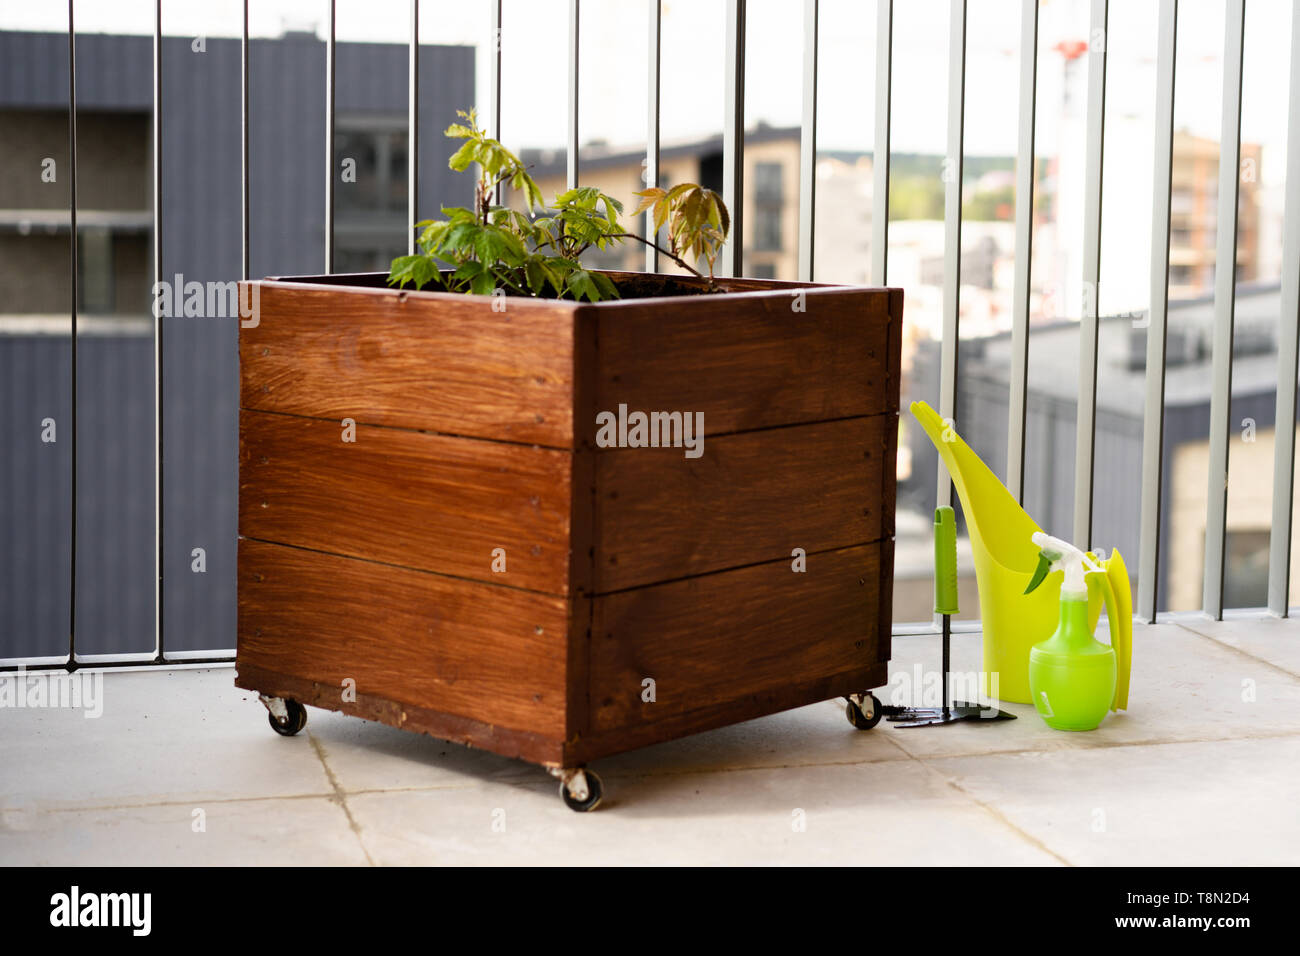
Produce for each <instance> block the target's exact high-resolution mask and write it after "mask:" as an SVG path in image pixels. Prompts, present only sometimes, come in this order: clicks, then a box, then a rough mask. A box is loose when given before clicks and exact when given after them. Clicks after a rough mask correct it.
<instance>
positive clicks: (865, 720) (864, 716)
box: [844, 694, 885, 730]
mask: <svg viewBox="0 0 1300 956" xmlns="http://www.w3.org/2000/svg"><path fill="white" fill-rule="evenodd" d="M863 702H864V703H865V704H866V705H867V710H868V711H869V712H870V713H864V712H863V710H862V708H861V707H860V706H858V704H857V703H856V702H854V701H852V700H850V701H849V702H848V703H847V704H845V706H844V716H846V717H848V718H849V723H851V724H852V725H853V726H854V727H856V728H858V730H870V729H871V728H872V727H874V726H876V724H878V723H880V718H881V717H883V716H885V711H884V708H883V707H881V706H880V701H878V700H877V699H876V695H875V694H865V695H864V696H863Z"/></svg>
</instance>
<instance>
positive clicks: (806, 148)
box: [799, 0, 818, 282]
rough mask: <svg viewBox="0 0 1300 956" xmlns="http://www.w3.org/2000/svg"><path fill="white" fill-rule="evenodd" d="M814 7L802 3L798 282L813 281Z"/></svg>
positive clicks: (807, 0) (812, 0)
mask: <svg viewBox="0 0 1300 956" xmlns="http://www.w3.org/2000/svg"><path fill="white" fill-rule="evenodd" d="M817 5H818V0H803V119H802V121H801V123H800V125H799V279H800V280H801V281H803V282H812V281H813V252H814V246H815V244H816V236H815V233H816V228H817V13H818V10H817Z"/></svg>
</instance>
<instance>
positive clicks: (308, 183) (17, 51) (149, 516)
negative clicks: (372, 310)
mask: <svg viewBox="0 0 1300 956" xmlns="http://www.w3.org/2000/svg"><path fill="white" fill-rule="evenodd" d="M191 43H192V41H191V39H190V38H189V37H164V39H163V49H162V86H163V105H162V120H163V122H162V137H163V149H162V171H161V174H162V204H161V213H162V239H163V242H162V270H161V271H162V278H163V279H164V280H167V281H173V277H174V276H175V275H176V274H178V273H179V274H181V275H182V276H183V277H184V281H186V282H190V281H197V282H200V283H207V282H226V281H229V280H233V279H238V278H239V277H240V271H241V241H242V227H241V209H242V203H241V178H240V172H241V158H242V150H241V145H240V139H241V117H240V108H241V95H240V73H241V70H240V43H239V41H238V40H236V39H221V38H214V37H209V38H207V39H206V42H205V44H204V49H203V50H202V51H196V50H195V49H194V48H193V47H192V46H191ZM249 46H250V49H249V73H250V90H249V109H250V113H249V139H250V143H249V164H250V168H249V177H250V188H251V196H250V207H249V214H250V224H249V231H250V249H249V254H250V274H251V275H252V276H254V277H259V276H264V275H268V274H280V275H292V274H302V273H318V272H323V271H324V267H325V262H324V247H325V178H326V169H325V161H324V141H325V94H324V77H325V45H324V43H322V42H321V41H320V40H319V39H317V38H316V37H315V36H314V35H312V34H309V33H288V34H286V35H285V36H283V37H282V38H279V39H254V40H252V41H251V42H250V44H249ZM76 54H77V206H78V209H77V233H78V235H77V250H78V254H77V279H78V282H77V286H78V302H77V308H78V313H79V322H78V335H77V364H76V372H75V390H76V394H77V416H76V420H77V428H76V431H75V444H76V456H75V461H76V465H75V467H76V477H77V482H76V518H75V526H76V527H75V532H76V539H77V548H76V562H77V564H76V602H75V604H76V634H77V651H78V653H79V655H86V654H97V653H105V654H123V653H131V652H141V653H144V652H152V650H153V647H154V619H155V604H154V589H155V580H156V575H157V574H158V573H159V570H160V569H159V568H158V566H157V555H158V543H157V541H156V540H155V532H154V528H155V522H154V515H155V497H154V491H155V470H154V447H155V442H154V422H155V414H154V413H155V409H154V387H155V385H154V347H155V340H154V319H153V316H152V312H151V303H152V296H151V289H152V285H153V281H154V276H153V247H154V241H153V239H154V237H153V219H154V216H153V208H154V196H153V152H152V103H153V82H152V71H153V53H152V38H151V37H147V36H111V35H100V34H85V35H80V36H78V37H77V40H76ZM407 57H408V48H407V46H406V45H404V44H350V43H340V44H339V45H338V48H337V56H336V64H337V71H338V72H337V98H336V106H335V115H336V140H335V146H336V158H337V159H338V161H339V163H340V176H339V180H338V182H337V183H336V187H335V200H336V202H335V207H336V221H335V243H336V255H335V268H336V270H337V271H346V270H350V269H351V270H369V269H386V268H387V267H388V262H389V261H390V259H391V258H392V257H393V256H394V255H398V254H401V253H404V252H405V251H406V236H407V227H408V224H407V218H408V216H407V202H406V199H407V195H406V189H407V153H406V138H407V114H406V96H407V82H408V77H407V67H408V59H407ZM474 57H475V51H474V49H473V48H472V47H448V46H426V47H424V48H422V51H421V61H420V66H421V83H420V86H421V89H422V90H423V91H425V92H424V93H423V94H422V100H421V104H422V107H423V108H424V115H423V116H422V117H421V121H420V122H421V135H422V141H423V142H424V143H426V144H429V146H428V147H426V149H424V150H422V152H421V156H420V184H421V185H420V188H421V205H422V206H423V207H424V208H426V209H428V210H429V211H435V210H436V209H437V208H438V207H439V206H440V205H442V204H445V203H463V202H464V201H465V198H466V197H467V196H468V189H467V183H466V181H465V179H464V178H463V177H458V176H457V174H454V173H452V172H451V171H450V170H449V169H448V168H447V164H446V151H445V150H443V149H442V148H441V145H440V141H441V136H440V133H441V130H442V129H443V128H444V127H445V125H446V123H447V122H448V121H449V120H451V119H453V118H454V116H455V110H456V109H457V108H463V107H465V106H467V105H470V104H472V103H473V102H474ZM344 163H350V165H351V167H352V172H353V174H350V175H344V166H343V164H344ZM71 172H72V171H71V169H70V165H69V149H68V39H67V35H66V34H65V33H58V34H54V33H31V32H14V31H0V289H2V290H3V293H4V294H3V297H2V298H0V383H3V388H4V390H5V392H4V393H5V395H6V400H5V415H4V416H2V417H0V447H3V448H4V449H5V453H4V455H3V458H2V459H0V461H3V464H0V533H2V534H3V535H4V537H5V542H4V546H3V547H0V659H2V658H12V657H40V656H57V655H64V654H66V653H67V650H68V641H69V634H68V619H69V612H70V603H71V592H72V580H71V567H70V566H71V562H72V549H71V539H72V535H73V531H74V528H73V523H74V519H73V509H72V499H73V491H72V469H73V467H74V466H73V460H74V457H73V453H72V452H73V449H72V445H73V441H74V438H73V436H74V430H73V414H72V395H73V391H74V373H73V365H72V354H73V351H72V337H71V322H70V314H71V306H72V300H71V289H72V283H71V281H70V280H71V265H72V256H71V251H70V246H71V243H70V235H69V232H70V228H71V219H70V216H69V212H68V201H69V187H70V183H71ZM461 193H464V195H461ZM235 322H236V320H235V319H234V318H232V317H216V316H207V317H203V318H167V319H163V320H162V325H163V336H162V343H163V344H162V348H163V357H162V358H163V368H164V375H163V403H164V408H163V415H162V426H163V442H162V446H163V452H162V455H163V496H162V497H163V500H162V508H161V512H162V529H163V541H162V552H163V562H164V564H163V567H162V569H161V572H162V574H163V582H164V583H163V625H164V631H165V633H166V635H167V647H168V649H169V650H171V651H187V650H188V651H202V650H209V649H219V648H231V647H233V646H234V643H235V601H234V595H235V542H236V501H237V473H236V472H237V467H238V462H237V447H238V434H237V416H238V404H239V403H238V381H239V370H238V363H237V353H236V331H237V330H236V324H235ZM46 419H49V420H51V421H53V422H54V423H55V425H56V433H55V434H53V435H51V436H49V437H53V438H54V439H55V440H53V441H49V440H44V441H43V440H42V435H43V434H44V433H45V430H44V429H43V428H42V425H41V423H42V422H44V421H45V420H46ZM195 548H202V549H203V551H204V554H205V561H206V570H205V571H204V572H203V573H194V572H193V570H192V560H193V559H192V555H193V552H194V549H195Z"/></svg>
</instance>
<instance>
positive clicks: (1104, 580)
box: [1086, 572, 1132, 710]
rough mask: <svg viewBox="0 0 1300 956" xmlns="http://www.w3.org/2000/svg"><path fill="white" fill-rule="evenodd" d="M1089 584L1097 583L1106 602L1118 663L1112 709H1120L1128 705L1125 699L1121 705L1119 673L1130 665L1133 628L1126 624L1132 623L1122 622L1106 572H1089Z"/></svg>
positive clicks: (1112, 642)
mask: <svg viewBox="0 0 1300 956" xmlns="http://www.w3.org/2000/svg"><path fill="white" fill-rule="evenodd" d="M1086 580H1087V581H1088V583H1089V585H1092V584H1094V583H1095V585H1096V587H1098V588H1099V589H1100V590H1101V595H1102V600H1103V601H1104V602H1105V603H1106V621H1107V623H1108V624H1109V625H1110V644H1111V647H1112V648H1113V649H1114V651H1115V663H1116V680H1115V696H1114V697H1112V698H1111V704H1110V709H1111V710H1119V709H1120V708H1121V706H1124V707H1127V706H1128V702H1127V701H1124V702H1123V703H1122V705H1121V701H1120V699H1119V697H1120V681H1119V678H1118V675H1119V674H1122V673H1124V668H1126V667H1128V657H1129V654H1130V653H1131V651H1130V650H1129V648H1130V647H1131V644H1130V641H1131V640H1132V638H1131V637H1130V634H1131V630H1125V629H1124V625H1126V624H1127V625H1128V627H1129V628H1130V629H1131V628H1132V623H1131V622H1128V621H1124V622H1121V621H1120V617H1119V607H1118V606H1117V602H1116V600H1115V588H1114V587H1113V586H1112V585H1111V583H1110V578H1109V577H1108V576H1107V575H1106V574H1105V573H1104V572H1097V573H1093V574H1089V575H1088V576H1087V579H1086Z"/></svg>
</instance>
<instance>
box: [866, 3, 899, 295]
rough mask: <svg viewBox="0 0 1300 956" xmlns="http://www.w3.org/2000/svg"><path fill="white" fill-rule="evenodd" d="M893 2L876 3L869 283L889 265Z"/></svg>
mask: <svg viewBox="0 0 1300 956" xmlns="http://www.w3.org/2000/svg"><path fill="white" fill-rule="evenodd" d="M893 55H894V0H876V142H875V145H874V146H873V147H872V155H871V159H872V167H871V177H872V184H871V284H872V285H878V286H883V285H884V284H885V283H886V281H887V275H888V266H889V117H890V93H891V87H892V85H893Z"/></svg>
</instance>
